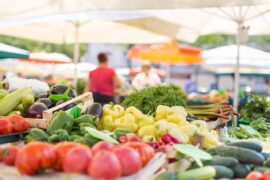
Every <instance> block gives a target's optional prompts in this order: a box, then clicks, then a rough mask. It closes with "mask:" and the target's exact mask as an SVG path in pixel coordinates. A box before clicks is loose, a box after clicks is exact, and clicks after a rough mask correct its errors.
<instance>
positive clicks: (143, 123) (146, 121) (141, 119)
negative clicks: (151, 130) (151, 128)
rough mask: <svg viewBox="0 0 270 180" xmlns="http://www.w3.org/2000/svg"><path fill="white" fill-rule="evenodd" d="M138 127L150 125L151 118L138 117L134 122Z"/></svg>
mask: <svg viewBox="0 0 270 180" xmlns="http://www.w3.org/2000/svg"><path fill="white" fill-rule="evenodd" d="M136 122H137V124H138V126H139V127H143V126H147V125H151V124H153V123H154V118H153V117H152V116H147V115H144V114H142V115H141V116H140V117H138V118H137V120H136Z"/></svg>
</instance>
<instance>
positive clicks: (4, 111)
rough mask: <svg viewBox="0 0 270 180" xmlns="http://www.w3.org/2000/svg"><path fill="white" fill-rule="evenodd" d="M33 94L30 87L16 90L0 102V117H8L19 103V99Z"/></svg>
mask: <svg viewBox="0 0 270 180" xmlns="http://www.w3.org/2000/svg"><path fill="white" fill-rule="evenodd" d="M31 93H33V92H32V90H31V88H30V87H25V88H21V89H18V90H16V91H14V92H12V93H10V94H8V95H6V96H5V97H4V98H2V99H1V100H0V107H1V108H0V116H6V115H8V114H9V113H10V112H11V111H12V110H13V109H15V108H16V106H18V105H19V104H20V102H21V99H22V98H23V97H24V96H25V95H27V94H31Z"/></svg>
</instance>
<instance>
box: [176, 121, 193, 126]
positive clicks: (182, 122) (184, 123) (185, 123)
mask: <svg viewBox="0 0 270 180" xmlns="http://www.w3.org/2000/svg"><path fill="white" fill-rule="evenodd" d="M189 124H190V123H189V122H188V121H187V120H182V121H180V122H179V123H178V126H185V125H189Z"/></svg>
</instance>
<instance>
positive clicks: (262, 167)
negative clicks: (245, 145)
mask: <svg viewBox="0 0 270 180" xmlns="http://www.w3.org/2000/svg"><path fill="white" fill-rule="evenodd" d="M268 170H270V168H269V167H265V166H260V167H256V168H255V169H254V171H258V172H261V173H264V171H268Z"/></svg>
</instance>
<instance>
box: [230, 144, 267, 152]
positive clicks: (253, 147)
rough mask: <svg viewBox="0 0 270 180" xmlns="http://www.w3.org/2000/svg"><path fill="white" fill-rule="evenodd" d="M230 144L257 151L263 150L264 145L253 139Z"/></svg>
mask: <svg viewBox="0 0 270 180" xmlns="http://www.w3.org/2000/svg"><path fill="white" fill-rule="evenodd" d="M228 146H236V147H240V148H246V149H251V150H254V151H257V152H262V149H263V147H262V146H261V145H260V144H258V143H255V142H251V141H239V142H232V143H230V144H228Z"/></svg>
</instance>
